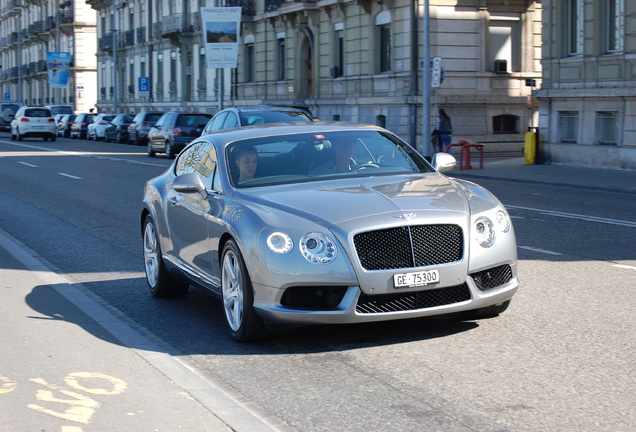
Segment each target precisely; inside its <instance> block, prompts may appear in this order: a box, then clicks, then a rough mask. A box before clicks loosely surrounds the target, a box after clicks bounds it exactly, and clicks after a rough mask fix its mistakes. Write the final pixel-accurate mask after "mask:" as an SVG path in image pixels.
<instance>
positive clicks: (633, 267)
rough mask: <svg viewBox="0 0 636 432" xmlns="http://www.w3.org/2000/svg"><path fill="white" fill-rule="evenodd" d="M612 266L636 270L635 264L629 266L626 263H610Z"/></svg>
mask: <svg viewBox="0 0 636 432" xmlns="http://www.w3.org/2000/svg"><path fill="white" fill-rule="evenodd" d="M612 267H616V268H619V269H625V270H634V271H636V267H635V266H630V265H626V264H612Z"/></svg>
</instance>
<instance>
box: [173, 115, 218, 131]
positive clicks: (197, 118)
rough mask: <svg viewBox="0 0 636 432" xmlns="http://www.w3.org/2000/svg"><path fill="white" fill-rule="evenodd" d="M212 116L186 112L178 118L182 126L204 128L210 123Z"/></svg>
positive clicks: (178, 124)
mask: <svg viewBox="0 0 636 432" xmlns="http://www.w3.org/2000/svg"><path fill="white" fill-rule="evenodd" d="M210 118H212V116H211V115H209V116H206V115H202V114H186V115H181V116H179V118H178V119H177V126H179V127H181V128H193V129H197V128H204V127H205V125H206V124H207V123H208V120H210Z"/></svg>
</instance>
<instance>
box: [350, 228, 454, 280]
mask: <svg viewBox="0 0 636 432" xmlns="http://www.w3.org/2000/svg"><path fill="white" fill-rule="evenodd" d="M353 243H354V245H355V248H356V252H357V254H358V258H359V259H360V263H361V264H362V267H364V268H365V269H366V270H391V269H398V268H413V267H424V266H430V265H437V264H444V263H449V262H455V261H459V260H460V259H461V258H462V256H463V251H464V243H463V237H462V230H461V228H460V227H459V226H457V225H418V226H413V227H408V226H404V227H397V228H388V229H383V230H378V231H369V232H364V233H359V234H356V235H355V236H354V238H353Z"/></svg>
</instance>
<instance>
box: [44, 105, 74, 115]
mask: <svg viewBox="0 0 636 432" xmlns="http://www.w3.org/2000/svg"><path fill="white" fill-rule="evenodd" d="M46 107H47V108H48V109H50V110H51V114H53V115H54V116H56V115H58V114H73V113H74V112H75V111H74V109H73V107H72V106H71V105H47V106H46Z"/></svg>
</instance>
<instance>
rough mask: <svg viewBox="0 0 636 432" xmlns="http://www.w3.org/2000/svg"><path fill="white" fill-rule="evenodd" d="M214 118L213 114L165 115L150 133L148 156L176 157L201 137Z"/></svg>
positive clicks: (176, 113) (173, 112)
mask: <svg viewBox="0 0 636 432" xmlns="http://www.w3.org/2000/svg"><path fill="white" fill-rule="evenodd" d="M211 118H212V114H205V113H179V112H176V111H170V112H167V113H165V114H163V115H162V116H161V117H160V118H159V120H157V123H155V125H154V126H153V127H152V128H151V129H150V131H149V132H148V156H154V155H155V153H165V154H166V155H167V156H168V157H169V158H171V159H172V158H173V157H175V155H177V154H178V153H179V152H180V151H181V150H182V149H183V148H184V147H185V146H186V144H188V143H189V142H190V141H192V140H193V139H195V138H197V137H198V136H199V135H201V131H202V130H203V128H204V127H205V125H206V124H207V123H208V121H210V119H211Z"/></svg>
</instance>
